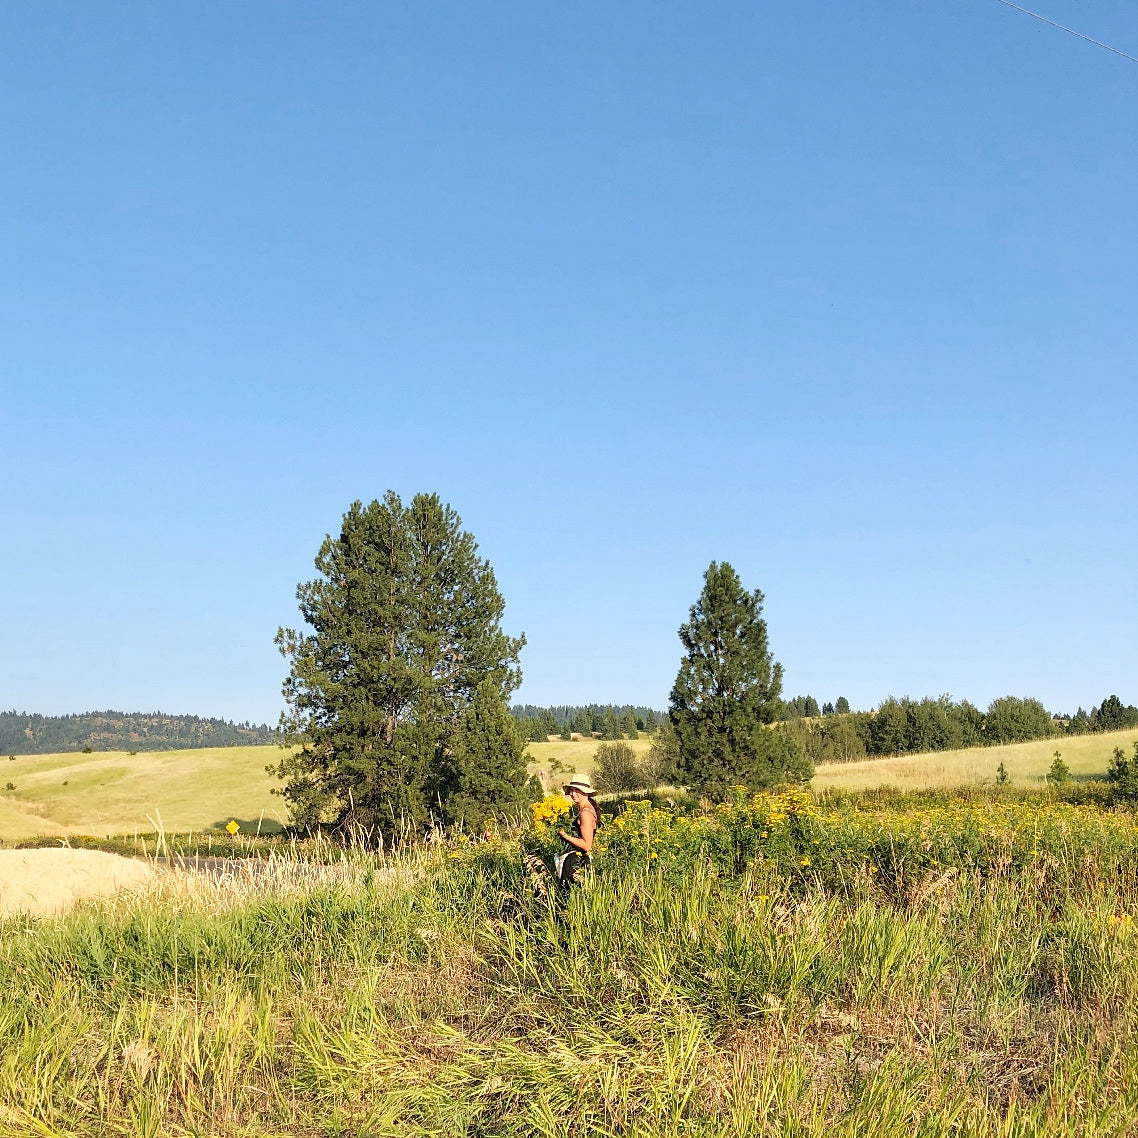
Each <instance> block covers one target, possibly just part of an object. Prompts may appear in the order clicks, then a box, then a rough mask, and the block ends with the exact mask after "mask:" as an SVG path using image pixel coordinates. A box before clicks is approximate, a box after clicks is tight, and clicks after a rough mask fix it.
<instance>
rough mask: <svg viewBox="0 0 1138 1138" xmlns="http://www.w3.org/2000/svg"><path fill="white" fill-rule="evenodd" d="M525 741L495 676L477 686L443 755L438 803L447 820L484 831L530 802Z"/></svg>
mask: <svg viewBox="0 0 1138 1138" xmlns="http://www.w3.org/2000/svg"><path fill="white" fill-rule="evenodd" d="M525 750H526V744H525V740H524V739H523V738H522V735H521V732H520V731H519V730H518V725H517V722H516V720H515V719H514V717H513V716H512V715H511V714H510V713H509V711H508V709H507V708H506V704H505V701H504V700H503V699H502V697H501V694H500V693H499V691H498V688H497V687H496V685H495V684H494V683H493V681H491V680H485V681H483V682H482V683H481V684H479V685H478V688H477V690H476V691H475V694H474V699H473V700H472V701H471V703H470V704H469V705H468V706H467V708H466V710H465V711H464V712H463V714H462V719H461V720H460V721H459V724H458V730H457V731H456V732H455V736H454V741H453V743H452V745H451V747H450V748H449V750H448V751H447V754H446V755H445V757H444V758H443V761H442V764H441V767H442V770H441V778H440V780H439V787H438V790H439V801H440V804H441V809H442V812H443V817H444V820H445V821H447V822H449V823H452V824H458V825H461V826H463V827H464V828H465V829H467V830H481V829H482V828H483V827H484V826H485V825H486V823H487V822H488V821H489V820H490V819H491V818H493V817H495V816H497V815H500V814H502V813H510V812H511V811H517V810H520V809H521V808H522V807H523V806H525V805H526V804H527V803H528V802H530V801H531V795H530V792H529V786H528V784H527V777H526V759H525Z"/></svg>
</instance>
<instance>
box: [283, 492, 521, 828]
mask: <svg viewBox="0 0 1138 1138" xmlns="http://www.w3.org/2000/svg"><path fill="white" fill-rule="evenodd" d="M461 527H462V522H461V519H460V518H459V516H458V514H457V513H455V511H454V510H453V509H452V508H451V507H450V506H449V505H444V504H443V503H442V502H441V501H440V500H439V498H438V496H437V495H434V494H430V495H428V494H417V495H416V496H415V497H414V498H413V499H412V501H411V503H410V505H408V506H404V505H403V503H402V502H401V500H400V499H399V497H398V495H396V494H394V493H392V492H389V493H388V494H387V495H386V496H385V497H384V499H383V501H382V502H380V501H373V502H372V503H371V504H370V505H368V506H364V505H363V504H362V503H360V502H354V503H353V504H352V505H351V507H350V508H349V509H348V511H347V513H346V514H345V515H344V517H343V522H342V525H341V528H340V532H339V534H338V535H337V536H335V537H332V536H329V537H327V538H326V539H325V541H324V543H323V544H322V545H321V547H320V552H319V553H318V555H317V557H316V569H317V572H318V576H317V577H316V579H315V580H312V581H309V582H307V583H303V584H301V585H299V586H298V588H297V600H298V601H299V603H300V611H301V615H302V616H303V617H304V621H305V624H306V625H307V626H308V627H307V630H306V631H301V632H298V631H295V630H293V629H290V628H282V629H280V630H279V631H278V633H277V638H276V639H277V645H278V647H279V648H280V650H281V652H282V654H283V655H284V656H285V657H286V658H287V659H288V661H289V663H290V671H289V674H288V677H287V678H286V680H285V683H284V688H283V691H284V696H285V700H286V703H287V705H288V711H287V712H286V713H285V714H284V715H283V716H282V727H283V728H284V729H285V731H286V733H287V737H288V738H289V739H290V740H291V741H292V742H294V743H296V744H298V746H297V749H296V750H295V751H294V752H293V753H292V754H290V755H289V756H287V757H286V758H285V759H283V760H282V761H281V762H280V764H279V765H278V766H277V767H276V768H275V771H276V773H277V774H278V776H279V777H280V778H282V779H283V780H285V786H284V788H283V790H282V792H281V793H283V795H284V796H285V798H286V800H287V801H288V802H289V805H290V808H291V811H292V814H293V819H294V821H295V822H296V823H297V824H300V825H304V826H311V825H314V824H318V823H321V822H327V823H333V824H344V823H346V822H349V821H351V822H355V823H357V824H359V825H361V826H364V827H369V828H378V829H379V830H381V831H386V832H388V833H390V832H391V831H392V830H394V829H398V828H399V827H401V826H405V825H416V824H419V823H421V822H422V821H423V820H424V819H425V818H426V817H427V815H428V814H429V813H430V812H432V811H436V812H438V811H441V814H442V817H443V819H444V820H446V821H456V820H463V821H476V820H481V818H482V817H483V816H484V815H485V813H486V811H488V810H494V809H509V808H511V807H514V806H516V805H518V804H520V803H521V802H522V801H523V800H524V798H525V796H526V784H525V767H524V763H521V762H520V741H519V740H518V739H517V732H516V729H515V726H514V724H513V721H512V720H511V719H510V716H509V713H508V711H507V703H506V700H507V698H508V696H509V694H510V693H511V692H512V691H513V690H514V689H516V688H517V686H518V685H519V684H520V682H521V671H520V669H519V667H518V652H519V651H520V649H521V647H522V645H523V644H524V643H525V639H524V637H517V638H514V637H510V636H507V635H506V634H505V633H504V632H503V631H502V629H501V625H500V622H501V618H502V614H503V611H504V607H505V606H504V602H503V600H502V597H501V594H500V593H499V592H498V587H497V582H496V581H495V578H494V572H493V570H492V569H491V567H490V564H489V562H487V561H486V560H485V559H483V558H481V557H479V556H478V552H477V550H478V547H477V545H476V543H475V541H474V538H473V537H472V536H471V535H470V534H469V533H467V532H465V531H463V529H462V528H461ZM499 704H500V713H499V709H498V706H497V705H499ZM492 754H499V755H501V756H502V762H501V765H500V766H498V767H496V768H495V765H494V762H493V759H492Z"/></svg>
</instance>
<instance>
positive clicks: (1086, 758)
mask: <svg viewBox="0 0 1138 1138" xmlns="http://www.w3.org/2000/svg"><path fill="white" fill-rule="evenodd" d="M1135 741H1138V731H1136V730H1133V729H1131V730H1127V731H1113V732H1110V733H1109V734H1105V735H1072V736H1069V737H1068V736H1063V737H1060V738H1055V739H1037V740H1035V741H1034V742H1031V743H1014V744H1010V745H1008V746H1003V747H970V748H968V749H967V750H963V751H934V752H930V753H928V754H924V755H902V756H900V757H899V758H892V759H866V760H865V761H863V762H859V763H827V764H825V765H823V766H820V767H818V768H817V770H816V771H815V774H814V779H813V781H812V783H811V786H812V788H813V789H814V790H816V791H821V790H825V789H828V788H833V789H843V790H865V789H868V788H870V787H875V786H896V787H899V788H901V789H902V790H919V789H929V788H938V787H950V786H967V785H981V784H984V783H994V782H995V780H996V768H997V767H998V766H999V765H1000V763H1003V764H1004V768H1005V770H1006V771H1007V773H1008V777H1009V779H1010V781H1011V783H1012V784H1013V785H1020V786H1039V785H1040V784H1041V783H1042V782H1043V781H1044V779H1045V777H1046V775H1047V770H1048V768H1049V767H1050V766H1051V760H1052V759H1053V758H1054V756H1055V752H1056V751H1059V752H1061V754H1062V756H1063V761H1064V762H1065V763H1066V764H1067V765H1068V767H1070V769H1071V774H1072V776H1074V777H1076V778H1079V777H1097V778H1102V777H1103V776H1104V775H1105V774H1106V768H1107V764H1108V763H1109V762H1110V756H1111V752H1112V751H1113V750H1114V749H1115V748H1116V747H1121V748H1122V750H1123V751H1124V753H1125V754H1126V755H1127V757H1130V756H1131V755H1132V754H1133V752H1134V743H1135Z"/></svg>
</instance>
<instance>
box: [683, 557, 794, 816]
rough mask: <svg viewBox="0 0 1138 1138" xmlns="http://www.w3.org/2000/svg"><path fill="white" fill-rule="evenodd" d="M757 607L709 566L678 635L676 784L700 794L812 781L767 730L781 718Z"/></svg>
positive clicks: (721, 568) (774, 668)
mask: <svg viewBox="0 0 1138 1138" xmlns="http://www.w3.org/2000/svg"><path fill="white" fill-rule="evenodd" d="M762 604H763V595H762V593H761V592H759V591H758V590H757V589H756V590H755V591H754V592H753V593H748V592H747V591H746V590H745V589H744V588H743V586H742V584H741V583H740V581H739V577H738V575H737V574H736V573H735V570H734V569H733V568H732V567H731V566H730V565H729V564H727V562H723V564H722V565H720V564H717V563H716V562H714V561H713V562H712V563H711V565H710V566H709V567H708V570H707V572H706V573H705V574H704V585H703V591H702V592H701V593H700V597H699V600H698V601H697V602H696V603H695V604H694V605H693V606H692V608H691V612H690V619H689V621H688V623H687V624H685V625H683V626H682V627H681V628H680V633H679V635H680V641H681V643H682V644H683V646H684V657H683V659H682V660H681V662H680V669H679V674H678V675H677V676H676V682H675V684H674V686H673V687H672V693H671V709H670V712H669V714H670V717H671V721H672V726H673V727H674V728H675V732H676V736H677V739H678V743H679V754H680V776H681V778H683V779H684V780H685V781H686V782H687V783H688V785H690V786H691V787H692V788H693V789H696V790H698V791H700V792H702V793H707V794H720V795H721V794H723V793H724V792H725V791H726V790H727V788H728V787H730V786H732V785H736V784H741V785H744V786H747V787H749V788H752V789H758V788H760V787H764V786H770V785H772V784H773V783H776V782H779V781H781V780H784V779H804V778H809V777H810V774H811V773H812V772H811V766H810V763H809V760H808V759H807V758H806V755H805V752H804V750H803V749H802V747H801V745H800V744H799V743H798V742H797V740H795V739H794V738H793V737H791V736H790V735H788V734H787V733H786V732H784V731H778V730H773V729H772V727H771V724H773V723H774V722H775V721H776V720H777V719H778V718H779V716H780V715H781V713H782V700H781V698H780V697H781V691H782V666H781V665H780V664H777V663H775V662H774V660H773V659H772V658H771V653H770V650H769V649H768V647H767V626H766V622H765V621H763V619H762V617H761V615H760V614H761V613H762Z"/></svg>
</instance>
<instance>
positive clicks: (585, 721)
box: [510, 703, 667, 743]
mask: <svg viewBox="0 0 1138 1138" xmlns="http://www.w3.org/2000/svg"><path fill="white" fill-rule="evenodd" d="M510 714H511V715H513V717H514V718H515V719H516V720H517V721H518V725H519V727H520V729H521V732H522V734H523V735H524V736H525V737H526V739H528V740H529V741H530V742H532V743H543V742H545V740H546V739H548V738H549V736H550V735H559V736H561V738H563V739H569V738H571V737H572V736H573V735H585V736H592V737H593V738H594V739H604V740H606V741H611V740H616V739H638V738H639V737H640V735H641V734H642V733H645V732H647V733H648V734H651V733H652V732H654V731H655V730H656V728H657V727H659V726H660V724H661V723H662V722H663V721H664V720H665V719H666V718H667V712H664V711H656V710H655V709H654V708H651V707H637V706H635V705H634V704H628V703H623V704H611V703H589V704H585V705H580V706H574V705H569V704H562V705H559V706H556V707H537V706H535V705H534V704H532V703H516V704H514V706H513V707H511V708H510Z"/></svg>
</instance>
